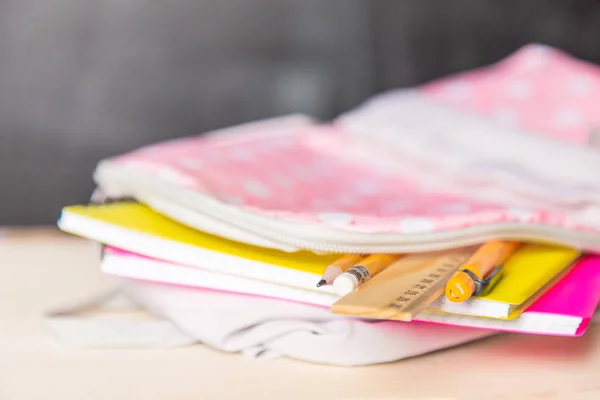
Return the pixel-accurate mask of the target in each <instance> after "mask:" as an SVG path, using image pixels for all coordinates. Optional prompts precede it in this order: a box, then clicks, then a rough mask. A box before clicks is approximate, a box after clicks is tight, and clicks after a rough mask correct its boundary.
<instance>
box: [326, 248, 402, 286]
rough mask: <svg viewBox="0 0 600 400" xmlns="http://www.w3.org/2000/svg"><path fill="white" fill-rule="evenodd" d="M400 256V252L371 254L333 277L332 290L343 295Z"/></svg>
mask: <svg viewBox="0 0 600 400" xmlns="http://www.w3.org/2000/svg"><path fill="white" fill-rule="evenodd" d="M401 256H402V255H401V254H372V255H370V256H369V257H367V258H365V259H363V260H362V261H360V263H358V264H357V265H355V266H353V267H352V268H350V269H348V270H347V271H346V272H344V273H343V274H341V275H340V276H338V277H337V278H335V280H334V281H333V290H334V291H335V293H336V294H338V295H339V296H345V295H347V294H348V293H350V292H351V291H353V290H354V289H356V288H358V286H360V285H361V284H362V283H363V282H365V281H367V280H369V279H371V278H372V277H373V276H375V275H376V274H378V273H379V272H381V271H383V270H384V269H385V268H387V267H389V266H390V265H391V264H393V263H394V262H395V261H396V260H398V259H399V258H400V257H401Z"/></svg>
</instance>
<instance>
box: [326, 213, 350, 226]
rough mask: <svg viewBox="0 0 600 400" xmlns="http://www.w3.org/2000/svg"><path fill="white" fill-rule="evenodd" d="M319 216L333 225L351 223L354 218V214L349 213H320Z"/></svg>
mask: <svg viewBox="0 0 600 400" xmlns="http://www.w3.org/2000/svg"><path fill="white" fill-rule="evenodd" d="M317 218H319V220H320V221H322V222H325V223H327V224H332V225H349V224H350V223H351V222H352V221H353V220H354V217H353V216H352V214H348V213H320V214H319V215H318V216H317Z"/></svg>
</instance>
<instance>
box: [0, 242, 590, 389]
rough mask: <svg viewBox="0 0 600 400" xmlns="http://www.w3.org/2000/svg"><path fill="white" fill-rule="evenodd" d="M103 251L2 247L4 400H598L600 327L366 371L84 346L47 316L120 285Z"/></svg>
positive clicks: (69, 246)
mask: <svg viewBox="0 0 600 400" xmlns="http://www.w3.org/2000/svg"><path fill="white" fill-rule="evenodd" d="M98 254H99V253H98V247H97V246H96V245H94V244H91V243H89V242H86V241H84V240H80V239H75V238H71V237H66V236H64V235H60V234H57V233H56V232H55V231H53V230H34V231H31V230H29V231H16V232H14V231H9V232H8V233H7V234H6V235H4V236H3V237H1V238H0V399H2V400H4V399H6V400H13V399H77V400H79V399H81V400H84V399H85V400H95V399H111V400H119V399H128V400H129V399H144V400H152V399H169V400H171V399H173V400H174V399H178V400H185V399H194V400H196V399H222V398H227V399H238V398H246V397H250V398H263V399H269V398H276V399H296V398H298V399H305V398H311V399H438V400H441V399H472V398H473V399H475V398H477V399H569V400H574V399H599V398H600V379H599V378H600V325H594V326H592V327H591V328H590V330H589V331H588V333H587V335H586V336H584V337H583V338H579V339H571V338H551V337H537V336H528V335H512V334H504V335H498V336H495V337H492V338H489V339H484V340H481V341H478V342H476V343H472V344H468V345H464V346H460V347H458V348H454V349H450V350H445V351H440V352H437V353H434V354H430V355H428V356H424V357H418V358H414V359H411V360H405V361H402V362H396V363H392V364H387V365H379V366H372V367H362V368H342V367H327V366H320V365H311V364H307V363H302V362H298V361H292V360H284V359H280V360H274V361H267V362H255V361H251V360H248V359H245V358H244V357H242V356H239V355H235V354H233V355H232V354H223V353H220V352H217V351H214V350H211V349H209V348H206V347H204V346H202V345H198V346H193V347H187V348H180V349H171V350H147V349H144V350H140V349H136V350H133V349H132V350H98V349H77V348H72V347H69V346H67V345H64V344H62V343H58V342H56V341H55V340H54V339H53V338H52V337H50V336H48V335H47V334H46V332H44V330H43V328H42V326H41V324H40V322H41V321H40V315H41V313H42V312H43V311H44V310H46V309H48V308H49V307H53V306H56V305H57V304H61V303H64V302H65V301H69V300H72V299H77V298H80V297H83V296H86V295H88V294H93V293H96V292H99V291H101V290H102V289H105V288H108V287H110V286H111V285H112V284H113V283H114V282H112V281H111V280H110V279H109V278H108V277H105V276H102V275H101V274H100V273H99V272H98V271H97V269H98Z"/></svg>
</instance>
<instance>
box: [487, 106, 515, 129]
mask: <svg viewBox="0 0 600 400" xmlns="http://www.w3.org/2000/svg"><path fill="white" fill-rule="evenodd" d="M492 118H493V119H494V120H495V121H497V122H499V123H501V124H504V125H510V126H516V125H517V124H518V119H519V118H518V113H517V111H516V110H512V109H510V108H499V109H497V110H496V111H494V112H493V113H492Z"/></svg>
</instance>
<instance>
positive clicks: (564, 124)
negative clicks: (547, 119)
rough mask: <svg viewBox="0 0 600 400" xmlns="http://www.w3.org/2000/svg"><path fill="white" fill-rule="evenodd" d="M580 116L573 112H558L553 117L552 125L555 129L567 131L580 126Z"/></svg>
mask: <svg viewBox="0 0 600 400" xmlns="http://www.w3.org/2000/svg"><path fill="white" fill-rule="evenodd" d="M581 122H582V117H581V114H580V113H579V112H577V111H575V110H560V111H559V112H557V113H556V115H555V116H554V124H555V126H556V127H557V128H560V129H568V128H573V127H576V126H577V125H579V124H581Z"/></svg>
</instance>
